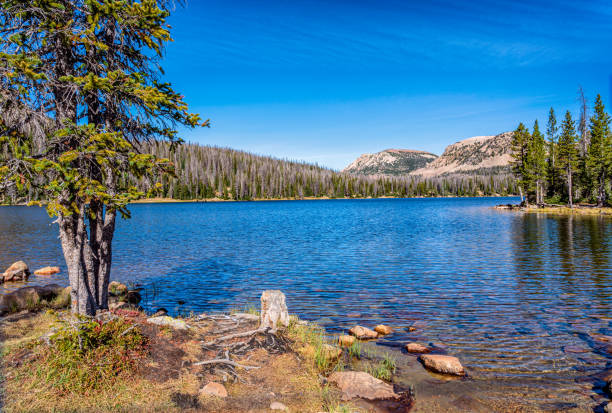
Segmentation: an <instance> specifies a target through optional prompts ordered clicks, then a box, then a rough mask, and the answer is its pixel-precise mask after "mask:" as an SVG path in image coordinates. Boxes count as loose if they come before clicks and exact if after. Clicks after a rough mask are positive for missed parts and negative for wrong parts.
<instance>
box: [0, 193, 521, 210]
mask: <svg viewBox="0 0 612 413" xmlns="http://www.w3.org/2000/svg"><path fill="white" fill-rule="evenodd" d="M517 196H518V195H512V194H490V195H439V196H377V197H329V196H322V197H302V198H296V197H294V198H254V199H231V198H230V199H225V198H219V197H215V198H202V199H175V198H163V197H154V198H142V199H138V200H135V201H132V202H130V204H174V203H176V204H178V203H205V202H262V201H272V202H274V201H329V200H351V199H353V200H365V199H435V198H507V197H517ZM37 204H38V203H37ZM40 204H41V205H45V202H41V203H40ZM27 205H28V203H26V202H18V203H15V204H9V203H0V207H2V206H27Z"/></svg>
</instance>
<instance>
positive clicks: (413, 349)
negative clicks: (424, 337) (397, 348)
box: [405, 343, 431, 353]
mask: <svg viewBox="0 0 612 413" xmlns="http://www.w3.org/2000/svg"><path fill="white" fill-rule="evenodd" d="M405 348H406V351H407V352H408V353H429V352H430V351H431V349H430V348H429V347H427V346H424V345H422V344H419V343H408V344H406V347H405Z"/></svg>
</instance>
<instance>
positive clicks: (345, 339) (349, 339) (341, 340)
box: [338, 335, 355, 347]
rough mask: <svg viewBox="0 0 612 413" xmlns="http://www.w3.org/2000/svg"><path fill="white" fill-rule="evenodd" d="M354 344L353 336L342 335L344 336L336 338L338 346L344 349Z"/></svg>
mask: <svg viewBox="0 0 612 413" xmlns="http://www.w3.org/2000/svg"><path fill="white" fill-rule="evenodd" d="M354 342H355V337H353V336H347V335H344V336H340V337H338V344H340V345H341V346H344V347H350V346H352V345H353V343H354Z"/></svg>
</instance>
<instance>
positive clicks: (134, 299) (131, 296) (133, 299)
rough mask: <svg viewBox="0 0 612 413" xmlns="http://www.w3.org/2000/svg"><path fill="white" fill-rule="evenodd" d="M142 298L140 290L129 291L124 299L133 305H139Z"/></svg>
mask: <svg viewBox="0 0 612 413" xmlns="http://www.w3.org/2000/svg"><path fill="white" fill-rule="evenodd" d="M141 300H142V297H141V296H140V293H139V292H138V291H128V292H127V294H126V295H125V299H124V301H126V302H128V303H130V304H133V305H138V303H140V301H141Z"/></svg>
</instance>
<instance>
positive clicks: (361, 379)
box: [328, 371, 400, 401]
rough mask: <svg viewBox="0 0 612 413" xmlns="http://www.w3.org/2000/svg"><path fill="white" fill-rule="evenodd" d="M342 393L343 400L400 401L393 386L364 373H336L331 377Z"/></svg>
mask: <svg viewBox="0 0 612 413" xmlns="http://www.w3.org/2000/svg"><path fill="white" fill-rule="evenodd" d="M328 380H329V381H330V382H331V383H335V384H336V385H337V386H338V387H339V388H340V390H341V391H342V400H345V401H346V400H351V399H355V398H360V399H366V400H380V399H399V397H400V396H399V395H398V394H397V393H395V392H394V391H393V386H392V385H390V384H387V383H385V382H384V381H382V380H379V379H377V378H375V377H372V376H371V375H369V374H368V373H366V372H363V371H336V372H334V373H332V374H331V375H330V376H329V379H328Z"/></svg>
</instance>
